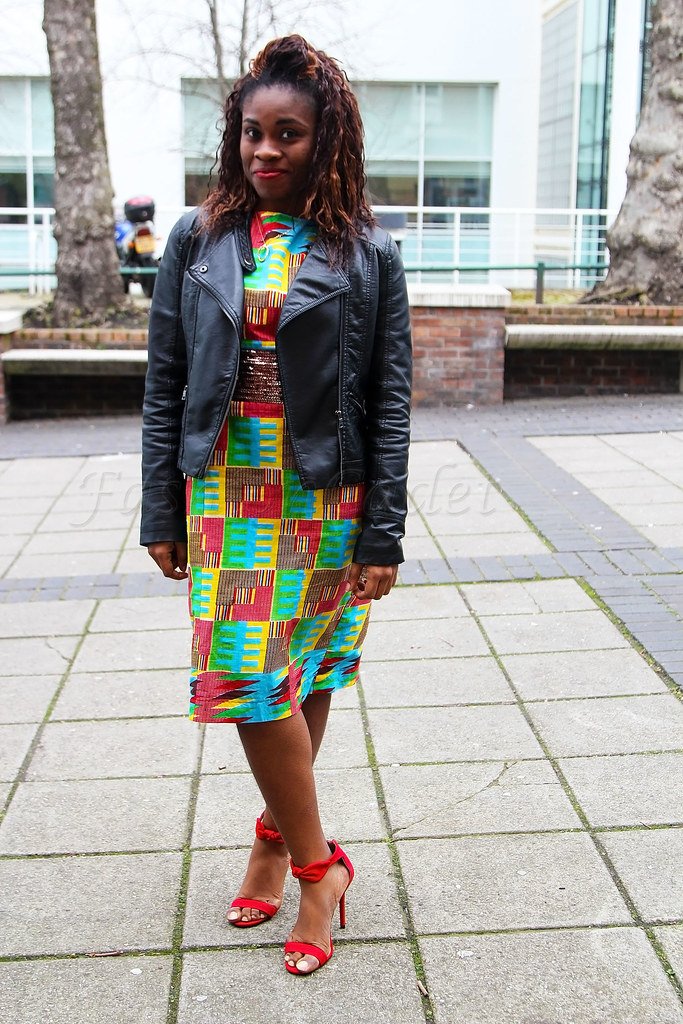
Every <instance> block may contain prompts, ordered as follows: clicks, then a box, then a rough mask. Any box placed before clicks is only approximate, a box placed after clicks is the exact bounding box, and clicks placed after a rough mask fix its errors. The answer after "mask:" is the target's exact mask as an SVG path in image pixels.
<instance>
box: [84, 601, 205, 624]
mask: <svg viewBox="0 0 683 1024" xmlns="http://www.w3.org/2000/svg"><path fill="white" fill-rule="evenodd" d="M188 614H189V613H188V606H187V595H182V596H180V597H170V596H169V597H139V598H117V599H115V600H112V601H102V602H101V603H100V605H99V607H98V609H97V611H96V612H95V615H94V616H93V620H92V622H91V624H90V627H89V631H90V632H91V633H113V632H117V631H119V630H121V631H128V630H132V631H139V630H144V631H150V632H151V631H152V630H154V631H156V630H164V629H183V628H186V627H187V624H188Z"/></svg>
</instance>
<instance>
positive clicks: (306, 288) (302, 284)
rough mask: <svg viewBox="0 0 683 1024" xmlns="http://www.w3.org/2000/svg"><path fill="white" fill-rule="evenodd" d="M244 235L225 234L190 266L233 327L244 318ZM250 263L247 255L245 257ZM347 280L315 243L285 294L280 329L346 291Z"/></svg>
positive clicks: (322, 245)
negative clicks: (311, 307)
mask: <svg viewBox="0 0 683 1024" xmlns="http://www.w3.org/2000/svg"><path fill="white" fill-rule="evenodd" d="M242 234H244V231H242V232H240V230H239V228H238V229H236V230H234V231H229V232H228V233H227V234H225V235H223V236H222V237H221V239H220V240H219V241H218V242H217V243H216V244H215V245H214V246H211V247H210V248H207V249H206V251H205V252H204V253H203V254H201V255H200V256H198V258H196V259H195V260H194V261H193V262H192V265H191V266H190V268H189V269H190V274H191V276H192V277H193V278H194V280H195V281H197V283H198V284H200V285H202V286H203V287H205V288H206V289H207V290H208V291H210V292H211V293H212V294H213V295H214V297H215V298H216V300H217V301H218V302H219V304H220V305H221V306H222V307H223V309H224V310H225V312H226V313H228V314H229V315H231V316H232V317H233V318H234V319H235V321H236V323H238V324H239V323H241V322H242V318H243V315H244V271H245V270H249V269H253V261H252V263H251V267H249V266H247V265H245V262H246V257H247V254H246V252H245V251H244V244H241V243H244V239H243V238H242V237H241V236H242ZM248 256H249V258H250V259H251V253H249V254H248ZM350 287H351V286H350V284H349V279H348V277H347V276H346V274H345V273H344V272H343V271H342V270H341V269H340V268H339V267H331V266H330V264H329V261H328V257H327V252H326V249H325V245H324V243H323V242H321V241H320V239H318V240H317V241H315V242H314V243H313V245H312V246H311V248H310V250H309V252H308V255H307V256H306V258H305V260H304V261H303V263H302V264H301V266H300V267H299V271H298V273H297V275H296V277H295V278H294V281H293V282H292V285H291V287H290V289H289V291H288V292H287V295H286V297H285V301H284V304H283V307H282V314H281V316H280V325H279V326H280V328H281V327H284V326H285V324H287V323H289V321H290V320H293V319H294V317H296V316H299V314H300V313H303V312H304V311H305V310H306V309H308V308H309V307H310V306H317V305H318V304H319V303H320V302H325V301H326V300H327V299H330V298H332V297H333V296H335V295H340V294H341V293H342V292H347V291H349V290H350Z"/></svg>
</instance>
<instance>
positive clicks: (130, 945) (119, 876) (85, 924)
mask: <svg viewBox="0 0 683 1024" xmlns="http://www.w3.org/2000/svg"><path fill="white" fill-rule="evenodd" d="M181 868H182V856H181V855H180V854H176V853H154V854H135V855H130V854H121V855H120V856H116V857H108V856H97V857H69V856H67V857H48V858H45V859H43V858H39V857H36V858H30V859H27V860H5V861H0V880H1V882H2V884H0V894H2V895H0V901H1V904H2V915H3V929H2V933H1V934H0V955H2V956H25V955H31V954H33V955H35V954H40V955H46V954H50V953H93V952H105V951H107V950H119V949H122V950H129V949H165V948H167V947H169V946H170V943H171V939H172V935H173V924H174V918H175V911H176V903H177V899H178V886H179V884H180V872H181Z"/></svg>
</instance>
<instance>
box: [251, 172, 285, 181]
mask: <svg viewBox="0 0 683 1024" xmlns="http://www.w3.org/2000/svg"><path fill="white" fill-rule="evenodd" d="M284 173H285V172H284V171H254V175H255V176H256V177H257V178H265V179H266V180H269V179H271V178H279V177H280V176H281V175H283V174H284Z"/></svg>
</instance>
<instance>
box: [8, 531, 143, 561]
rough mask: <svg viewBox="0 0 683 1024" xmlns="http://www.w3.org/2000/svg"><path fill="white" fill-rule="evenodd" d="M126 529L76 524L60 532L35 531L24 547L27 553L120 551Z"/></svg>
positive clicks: (53, 553) (51, 553)
mask: <svg viewBox="0 0 683 1024" xmlns="http://www.w3.org/2000/svg"><path fill="white" fill-rule="evenodd" d="M126 533H127V530H126V529H119V530H86V529H83V528H79V527H78V526H77V525H76V524H74V528H73V529H71V530H68V531H66V530H64V531H61V532H58V533H47V532H42V531H41V532H40V533H35V534H34V535H33V536H32V537H31V539H30V540H29V542H28V544H27V545H26V547H25V549H24V554H25V555H57V554H71V553H74V552H81V553H85V552H90V551H118V550H119V549H120V548H121V545H122V544H123V542H124V540H125V539H126Z"/></svg>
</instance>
